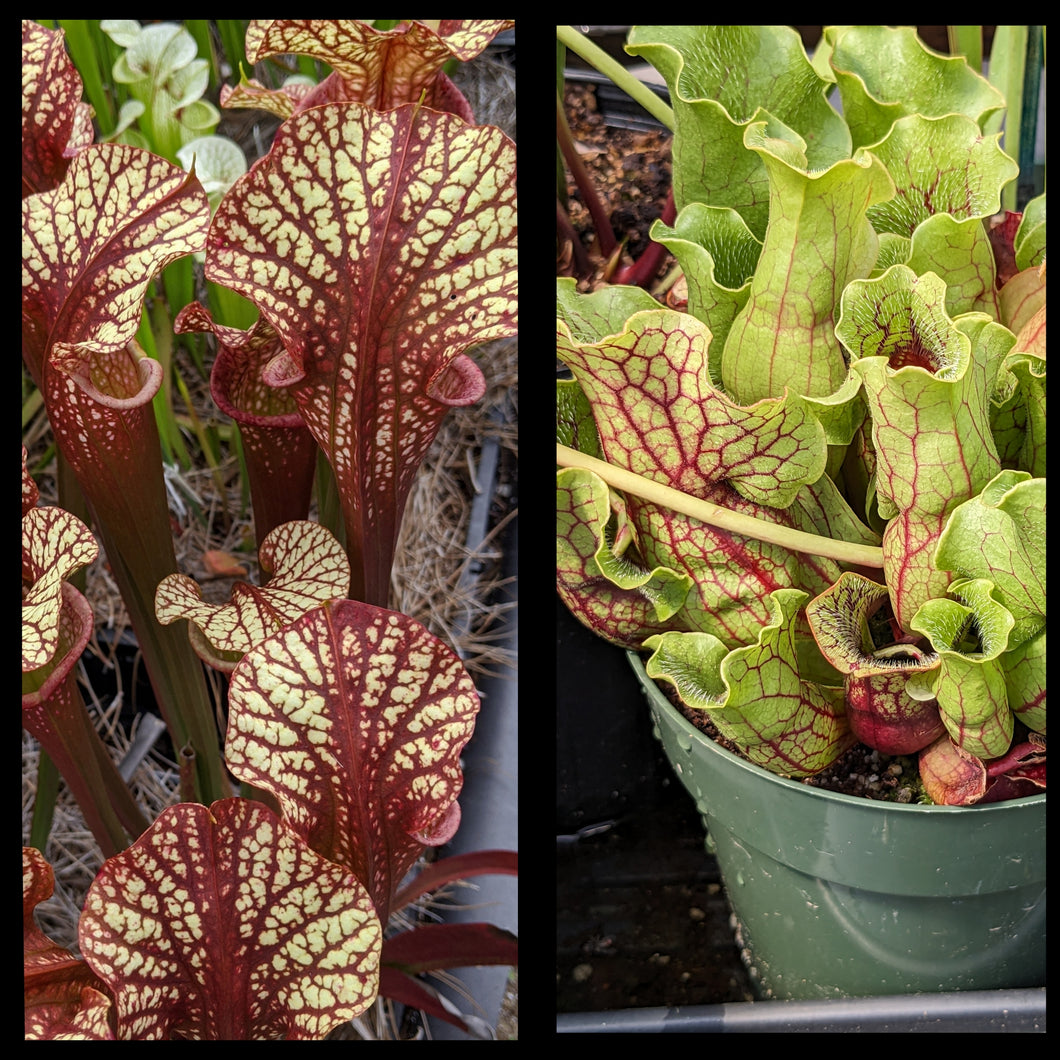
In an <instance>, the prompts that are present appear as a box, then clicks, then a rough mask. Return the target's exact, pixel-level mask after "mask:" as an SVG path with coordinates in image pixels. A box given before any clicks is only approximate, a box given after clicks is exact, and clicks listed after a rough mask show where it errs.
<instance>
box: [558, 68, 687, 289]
mask: <svg viewBox="0 0 1060 1060" xmlns="http://www.w3.org/2000/svg"><path fill="white" fill-rule="evenodd" d="M565 100H566V108H567V111H566V112H567V121H568V124H569V125H570V128H571V133H572V135H573V137H574V141H575V147H576V149H577V151H578V155H579V157H580V158H581V161H582V164H583V165H584V166H585V169H586V170H587V172H588V174H589V176H590V177H591V179H592V182H593V186H594V187H595V188H596V191H597V194H598V195H599V197H600V199H601V200H602V202H603V203H604V205H605V209H606V211H607V214H608V217H609V219H610V223H611V227H612V229H613V230H614V234H615V237H616V239H617V240H619V242H620V243H622V244H623V246H622V252H621V257H620V262H619V263H618V264H619V265H629V264H632V263H633V262H634V261H636V260H637V259H638V258H639V257H640V256H641V255H642V254H644V253H645V251H646V250H648V249H649V247H651V246H653V245H654V243H653V241H652V239H651V237H650V236H649V235H648V233H649V231H650V229H651V226H652V223H653V222H654V221H656V220H657V219H658V218H660V217H662V214H663V209H664V207H665V205H666V196H667V193H668V192H669V190H670V183H671V173H672V167H671V164H670V140H671V138H672V137H671V134H670V133H669V131H668V130H666V129H662V128H660V129H646V130H645V129H627V128H619V127H616V126H614V125H611V124H609V123H608V122H607V120H606V119H605V117H604V115H603V114H602V113H601V110H600V106H599V104H598V101H597V90H596V87H595V86H593V85H584V84H576V83H570V82H569V83H568V84H567V88H566V96H565ZM566 172H567V215H568V217H569V218H570V221H571V224H572V225H573V227H574V231H575V232H576V233H577V235H578V238H579V240H580V242H581V245H582V247H583V249H584V251H585V254H586V256H587V258H588V261H589V265H590V270H589V271H588V272H586V271H583V270H579V268H578V267H577V261H576V260H575V258H574V255H573V254H572V252H571V248H570V247H569V246H564V245H563V243H562V241H561V245H560V246H559V247H558V262H557V274H558V275H561V276H575V277H576V278H577V279H578V281H579V289H580V290H584V291H589V290H595V289H596V288H597V287H599V286H600V285H601V284H603V283H604V282H606V281H605V276H606V275H607V274H609V262H608V261H607V260H605V258H604V257H603V255H602V254H601V252H600V245H599V241H598V238H597V232H596V230H595V228H594V226H593V221H592V217H591V215H590V213H589V209H588V206H587V204H586V200H585V196H584V195H583V193H582V192H581V191H580V190H579V188H578V186H577V184H576V183H575V181H574V178H573V176H572V175H571V172H570V170H569V168H568V169H567V171H566ZM673 263H674V259H673V257H672V256H671V255H669V254H666V255H663V256H662V258H661V260H660V262H659V265H658V267H657V268H656V269H655V270H654V271H653V274H652V275H653V277H654V278H655V279H660V278H661V277H663V276H665V275H666V273H667V272H668V270H669V269H670V268H672V267H673ZM614 265H615V263H613V262H612V263H610V267H614ZM649 287H650V284H649Z"/></svg>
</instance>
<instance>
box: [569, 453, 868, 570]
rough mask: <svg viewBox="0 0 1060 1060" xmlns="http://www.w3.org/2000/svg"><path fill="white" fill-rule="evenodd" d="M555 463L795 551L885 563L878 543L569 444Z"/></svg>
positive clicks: (856, 562)
mask: <svg viewBox="0 0 1060 1060" xmlns="http://www.w3.org/2000/svg"><path fill="white" fill-rule="evenodd" d="M556 463H557V464H559V465H560V466H561V467H578V468H582V469H583V470H585V471H592V472H593V473H594V474H596V475H599V476H600V478H602V479H603V480H604V482H606V483H607V484H608V485H609V486H613V487H614V488H615V489H619V490H622V491H623V492H625V493H632V494H633V495H634V496H637V497H640V498H642V499H643V500H646V501H651V502H652V503H653V504H658V505H661V506H662V507H664V508H671V509H673V511H675V512H680V513H681V514H682V515H688V516H691V517H692V518H693V519H698V520H699V521H700V522H702V523H707V524H708V525H709V526H716V527H718V529H720V530H729V531H731V532H732V533H734V534H740V535H741V536H743V537H752V538H755V539H756V540H758V541H764V542H766V544H770V545H780V546H782V547H783V548H789V549H791V550H792V551H793V552H806V553H808V554H809V555H811V556H822V557H824V558H826V559H833V560H835V561H836V562H837V563H851V564H854V565H856V566H859V567H879V568H882V567H883V549H882V548H878V547H877V546H875V545H859V544H856V543H854V542H851V541H837V540H835V539H834V538H831V537H819V536H818V535H816V534H807V533H805V532H804V531H802V530H792V529H791V528H790V527H786V526H779V525H778V524H777V523H770V522H767V521H766V520H764V519H755V518H754V517H753V516H750V515H742V514H740V513H739V512H734V511H730V510H729V509H728V508H723V507H722V506H721V505H719V504H713V503H712V502H710V501H704V500H700V499H699V498H698V497H690V496H689V495H688V494H687V493H681V492H680V491H679V490H675V489H671V488H670V487H669V486H663V485H661V484H660V483H658V482H652V481H651V479H647V478H644V477H643V476H642V475H636V474H634V473H633V472H632V471H624V470H622V468H618V467H615V466H614V465H613V464H608V463H605V462H604V461H603V460H597V459H596V458H595V457H592V456H586V455H585V454H584V453H579V452H578V451H577V450H575V449H571V448H569V447H568V446H566V445H559V444H558V443H557V445H556Z"/></svg>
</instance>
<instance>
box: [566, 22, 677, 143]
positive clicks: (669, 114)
mask: <svg viewBox="0 0 1060 1060" xmlns="http://www.w3.org/2000/svg"><path fill="white" fill-rule="evenodd" d="M556 36H557V37H558V38H559V40H560V41H562V42H563V44H565V45H566V46H567V47H568V48H570V50H571V51H572V52H574V53H575V55H580V56H581V57H582V58H583V59H584V60H585V61H586V62H587V63H588V64H589V65H590V66H592V67H594V68H595V69H596V70H599V71H600V73H602V74H603V75H604V76H605V77H609V78H610V79H611V80H612V81H613V82H614V83H615V84H616V85H617V86H618V87H619V88H621V89H622V91H623V92H625V93H626V95H627V96H629V97H630V98H631V99H635V100H636V101H637V102H638V103H639V104H640V105H641V106H642V107H643V108H644V109H645V110H646V111H647V112H648V113H649V114H650V115H651V116H652V117H653V118H658V120H659V121H661V122H662V123H663V125H665V126H666V128H667V129H669V130H670V131H671V132H672V131H673V127H674V112H673V110H671V108H670V107H668V106H667V105H666V104H665V103H664V102H663V101H662V100H661V99H660V98H659V97H658V96H657V95H656V94H655V93H654V92H653V91H652V90H651V89H650V88H648V86H647V85H646V84H644V82H643V81H638V80H637V78H635V77H634V76H633V75H632V74H631V73H630V72H629V71H628V70H627V69H626V68H625V67H624V66H623V65H622V64H621V63H620V62H618V60H617V59H612V58H611V56H610V55H608V54H607V52H605V51H604V50H603V49H602V48H599V47H597V45H595V44H593V42H592V41H591V40H589V38H588V37H585V36H583V35H582V34H581V33H579V32H578V31H577V30H576V29H575V28H574V27H573V26H557V27H556Z"/></svg>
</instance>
